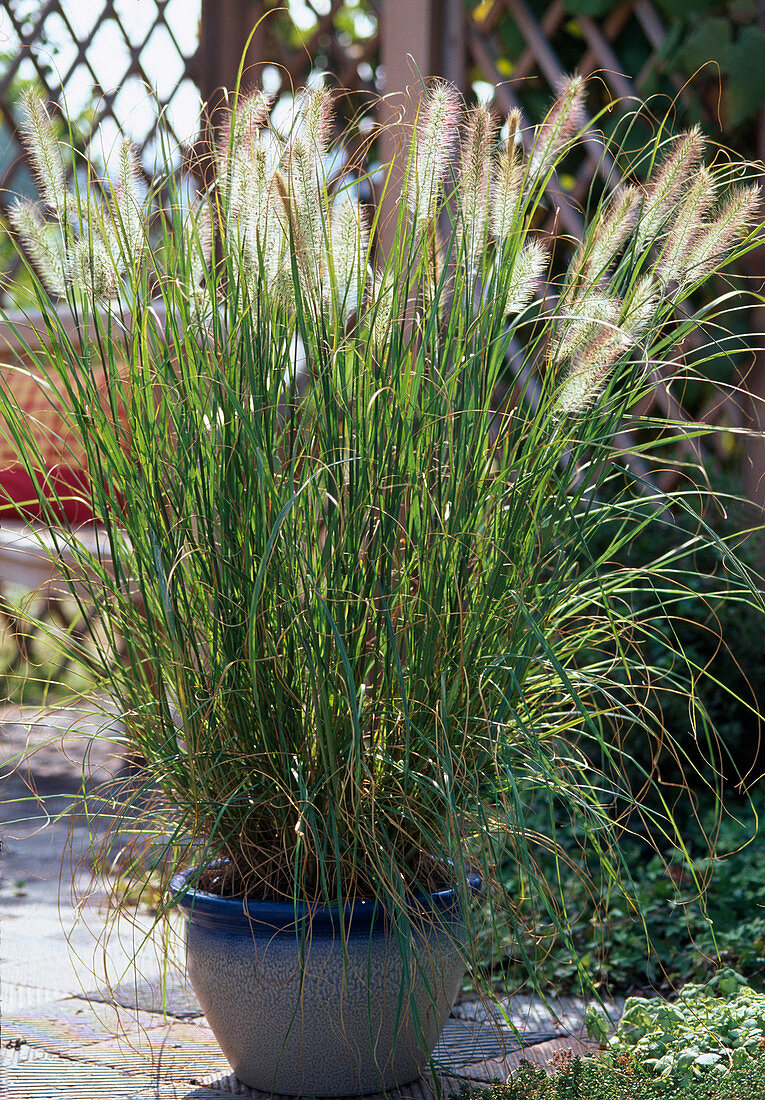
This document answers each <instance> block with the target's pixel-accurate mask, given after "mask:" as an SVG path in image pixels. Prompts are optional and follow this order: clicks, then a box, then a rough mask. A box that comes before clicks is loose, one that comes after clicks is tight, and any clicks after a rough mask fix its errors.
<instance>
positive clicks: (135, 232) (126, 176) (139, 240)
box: [113, 138, 147, 266]
mask: <svg viewBox="0 0 765 1100" xmlns="http://www.w3.org/2000/svg"><path fill="white" fill-rule="evenodd" d="M140 179H141V165H140V163H139V160H138V155H137V153H136V151H135V147H134V146H133V143H132V142H131V141H129V140H128V139H127V138H126V139H125V140H124V141H122V143H121V144H120V161H119V177H118V181H117V185H116V187H115V188H114V192H113V206H114V224H115V226H117V227H118V231H119V236H120V237H121V238H122V244H123V247H124V252H125V257H126V261H127V264H128V265H130V266H133V265H136V264H138V263H139V262H140V259H141V254H142V252H143V250H144V248H145V247H146V243H147V242H146V225H145V219H144V212H143V200H142V197H141V192H140V187H139V183H140Z"/></svg>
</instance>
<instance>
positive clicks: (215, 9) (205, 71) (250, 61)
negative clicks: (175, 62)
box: [194, 0, 264, 110]
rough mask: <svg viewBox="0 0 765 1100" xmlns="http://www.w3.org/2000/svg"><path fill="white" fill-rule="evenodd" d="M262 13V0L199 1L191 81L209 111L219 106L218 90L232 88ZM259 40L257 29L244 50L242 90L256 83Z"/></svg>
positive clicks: (259, 60)
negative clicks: (195, 53)
mask: <svg viewBox="0 0 765 1100" xmlns="http://www.w3.org/2000/svg"><path fill="white" fill-rule="evenodd" d="M263 11H264V6H263V3H262V0H202V15H201V19H200V33H199V49H198V51H197V55H196V58H195V63H194V78H195V80H196V82H197V84H198V86H199V91H200V94H201V96H202V99H203V101H204V102H205V103H207V104H208V105H209V107H210V110H214V109H215V107H216V106H217V105H218V103H219V102H220V99H221V94H220V92H221V89H222V88H228V89H231V88H233V87H234V86H235V84H236V77H237V73H238V71H239V64H240V62H241V60H242V54H243V53H244V49H245V46H246V45H247V39H248V38H249V35H250V32H251V31H252V28H253V27H254V26H255V25H256V23H257V22H258V20H259V19H260V18H261V16H262V15H263ZM263 38H264V35H263V27H262V26H261V27H259V28H258V30H257V31H256V32H255V34H254V35H253V37H252V41H251V43H250V46H249V48H248V50H247V57H246V60H245V66H244V72H243V77H242V84H243V87H245V88H250V87H253V86H254V85H255V84H257V83H259V81H258V73H257V70H256V69H254V65H255V64H256V63H257V62H262V61H263Z"/></svg>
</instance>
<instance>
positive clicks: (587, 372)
mask: <svg viewBox="0 0 765 1100" xmlns="http://www.w3.org/2000/svg"><path fill="white" fill-rule="evenodd" d="M632 343H633V341H632V339H631V338H630V336H628V335H627V333H625V332H624V331H623V330H622V329H620V328H618V327H612V326H610V325H608V326H607V325H600V326H593V327H591V328H590V329H589V330H588V336H587V338H586V340H585V342H584V344H583V345H582V346H581V348H580V349H579V351H578V352H577V353H576V355H575V356H574V358H573V360H572V362H571V365H570V367H569V369H568V372H567V373H566V376H565V378H564V381H563V385H562V386H561V388H560V390H559V393H558V396H557V399H556V404H555V411H556V413H557V414H558V415H560V416H571V415H581V414H582V413H584V412H586V410H587V409H588V408H589V407H590V406H592V405H593V404H594V403H595V401H596V400H597V398H598V397H599V396H600V393H601V391H602V389H603V387H604V385H605V383H606V381H607V380H608V378H609V376H610V374H611V373H612V371H613V369H614V367H615V366H616V364H617V363H618V361H619V359H620V358H621V357H622V356H623V355H624V354H625V352H626V351H628V350H629V348H630V347H631V345H632Z"/></svg>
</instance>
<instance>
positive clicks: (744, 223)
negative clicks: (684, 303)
mask: <svg viewBox="0 0 765 1100" xmlns="http://www.w3.org/2000/svg"><path fill="white" fill-rule="evenodd" d="M761 195H762V191H761V188H760V187H759V185H757V184H752V185H749V186H744V187H737V188H735V189H734V190H733V193H732V194H730V195H729V196H728V198H727V199H725V200H724V201H723V203H722V206H721V207H720V208H719V210H718V211H717V213H716V214H715V215H714V217H713V218H712V220H711V221H710V222H709V223H708V224H705V225H702V226H700V227H699V229H698V231H697V233H696V234H695V236H694V238H693V240H692V241H691V243H690V245H689V247H688V249H687V252H686V254H685V262H684V265H683V268H682V271H681V272H679V273H678V274H679V281H680V282H681V284H682V285H683V286H686V285H688V284H690V283H694V282H698V281H701V280H703V279H705V278H708V276H709V275H710V274H711V273H712V272H713V271H714V270H715V268H716V267H718V266H719V264H721V263H722V262H723V261H724V260H725V259H726V258H727V257H728V255H729V253H730V252H731V251H732V250H733V248H734V247H735V246H736V244H737V243H738V242H739V241H740V240H742V239H743V238H744V237H745V236H746V235H747V233H748V232H749V231H750V230H751V229H752V228H754V226H755V225H757V223H758V221H759V218H760V207H761Z"/></svg>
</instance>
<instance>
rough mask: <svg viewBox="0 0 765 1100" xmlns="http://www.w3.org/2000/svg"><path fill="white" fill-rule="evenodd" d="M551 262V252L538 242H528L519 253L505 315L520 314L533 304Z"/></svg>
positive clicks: (511, 277) (508, 290) (509, 289)
mask: <svg viewBox="0 0 765 1100" xmlns="http://www.w3.org/2000/svg"><path fill="white" fill-rule="evenodd" d="M548 260H549V252H548V250H547V248H546V247H545V246H544V245H543V244H539V242H538V241H528V242H527V243H526V244H525V245H524V246H523V248H522V249H521V251H520V252H519V253H518V255H517V257H516V259H515V264H514V266H513V272H512V275H511V276H510V285H509V286H508V289H507V297H506V299H505V313H506V314H507V313H520V312H521V310H523V309H525V308H526V306H527V305H528V304H529V303H530V302H531V300H532V298H533V297H534V295H535V294H536V292H537V288H538V286H539V282H540V280H541V278H542V275H543V274H544V272H545V270H546V268H547V263H548Z"/></svg>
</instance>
